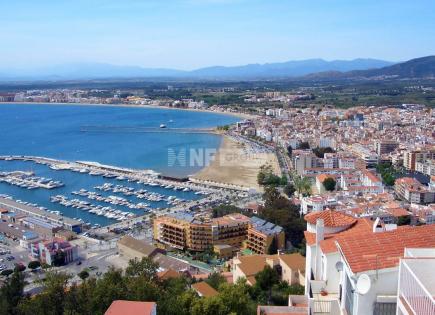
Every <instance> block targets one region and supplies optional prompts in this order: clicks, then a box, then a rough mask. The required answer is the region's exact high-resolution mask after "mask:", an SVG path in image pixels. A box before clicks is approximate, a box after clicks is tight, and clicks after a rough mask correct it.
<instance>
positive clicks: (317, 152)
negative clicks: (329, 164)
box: [313, 147, 335, 159]
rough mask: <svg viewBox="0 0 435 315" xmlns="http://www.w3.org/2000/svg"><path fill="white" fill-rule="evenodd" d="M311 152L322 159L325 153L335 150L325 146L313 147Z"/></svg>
mask: <svg viewBox="0 0 435 315" xmlns="http://www.w3.org/2000/svg"><path fill="white" fill-rule="evenodd" d="M313 153H314V154H315V155H316V156H317V157H318V158H321V159H323V158H324V157H325V153H335V150H334V149H333V148H331V147H326V148H315V149H313Z"/></svg>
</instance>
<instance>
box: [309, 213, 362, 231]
mask: <svg viewBox="0 0 435 315" xmlns="http://www.w3.org/2000/svg"><path fill="white" fill-rule="evenodd" d="M304 219H305V221H307V222H308V223H311V224H316V222H317V219H323V221H324V225H325V227H341V226H347V225H352V224H354V223H355V222H356V219H355V218H354V217H352V216H350V215H347V214H345V213H342V212H339V211H334V210H325V211H316V212H311V213H308V214H307V215H306V216H305V217H304Z"/></svg>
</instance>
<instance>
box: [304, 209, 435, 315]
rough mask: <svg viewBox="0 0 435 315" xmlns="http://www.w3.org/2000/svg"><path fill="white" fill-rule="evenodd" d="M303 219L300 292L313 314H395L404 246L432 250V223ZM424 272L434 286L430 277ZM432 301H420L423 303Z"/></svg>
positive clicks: (322, 216) (332, 216)
mask: <svg viewBox="0 0 435 315" xmlns="http://www.w3.org/2000/svg"><path fill="white" fill-rule="evenodd" d="M305 219H306V221H307V231H306V232H305V237H306V240H307V251H306V267H305V269H306V286H305V290H306V294H307V298H308V299H309V305H310V311H311V313H314V314H316V313H323V314H347V315H366V314H367V315H368V314H370V315H371V314H375V315H381V314H382V315H384V314H385V315H389V314H391V315H394V314H396V311H397V310H396V308H397V305H398V302H397V297H398V290H400V289H399V288H400V285H399V261H400V259H401V258H403V257H404V250H405V248H423V247H424V248H431V249H432V250H434V248H435V227H434V226H433V225H424V226H419V227H413V226H402V227H397V226H395V225H394V224H393V225H385V224H383V223H382V222H381V221H379V219H377V221H375V222H374V223H373V221H371V220H369V219H356V218H353V217H351V216H348V215H345V214H343V213H339V212H336V211H323V212H317V213H311V214H308V215H306V216H305ZM425 269H426V270H429V269H428V268H425ZM430 270H433V269H430ZM426 274H427V275H428V276H427V280H428V282H430V283H435V275H434V274H433V273H432V274H430V275H429V274H428V273H426ZM426 296H428V295H426ZM428 301H429V302H428ZM432 301H433V299H432V300H430V299H429V300H427V299H426V304H427V305H431V304H430V303H432ZM337 304H338V305H339V308H338V309H339V310H337V308H336V306H337ZM425 307H426V309H427V307H428V306H425ZM432 307H433V306H432ZM321 311H322V312H321ZM398 314H401V313H398ZM405 314H406V313H405ZM414 314H433V313H425V312H417V313H414Z"/></svg>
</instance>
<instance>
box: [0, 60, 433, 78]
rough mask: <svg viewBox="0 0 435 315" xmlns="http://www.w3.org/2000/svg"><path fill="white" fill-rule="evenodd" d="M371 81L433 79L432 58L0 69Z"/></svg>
mask: <svg viewBox="0 0 435 315" xmlns="http://www.w3.org/2000/svg"><path fill="white" fill-rule="evenodd" d="M373 77H399V78H427V77H430V78H434V77H435V56H428V57H422V58H416V59H412V60H409V61H406V62H401V63H394V62H390V61H384V60H378V59H361V58H360V59H354V60H333V61H325V60H323V59H307V60H298V61H288V62H281V63H266V64H248V65H243V66H233V67H224V66H215V67H206V68H200V69H196V70H191V71H183V70H176V69H165V68H142V67H137V66H118V65H111V64H104V63H71V64H64V65H58V66H50V67H45V68H40V69H31V70H14V69H0V80H2V81H22V80H29V81H31V80H53V81H57V80H59V81H60V80H91V79H127V78H129V79H130V78H187V79H237V80H243V79H276V78H301V79H352V78H373Z"/></svg>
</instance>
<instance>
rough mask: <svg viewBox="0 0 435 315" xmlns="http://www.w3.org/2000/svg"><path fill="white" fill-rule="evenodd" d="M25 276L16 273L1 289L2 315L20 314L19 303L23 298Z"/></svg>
mask: <svg viewBox="0 0 435 315" xmlns="http://www.w3.org/2000/svg"><path fill="white" fill-rule="evenodd" d="M23 289H24V275H23V274H22V273H21V272H18V271H14V272H13V273H12V276H11V277H9V278H8V279H7V280H6V281H5V283H4V284H3V286H2V287H1V288H0V314H1V315H6V314H8V315H10V314H12V315H14V314H18V309H17V306H18V303H19V302H20V299H21V297H22V296H23Z"/></svg>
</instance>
